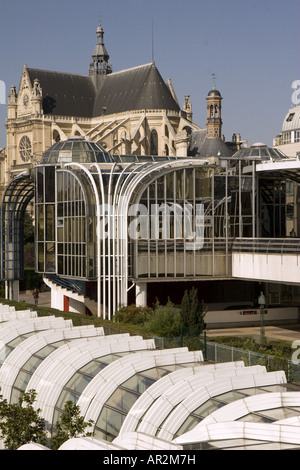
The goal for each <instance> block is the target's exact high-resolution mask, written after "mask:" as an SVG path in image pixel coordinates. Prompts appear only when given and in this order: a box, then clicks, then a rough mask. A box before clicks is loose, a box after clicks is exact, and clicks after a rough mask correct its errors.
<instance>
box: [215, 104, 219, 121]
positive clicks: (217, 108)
mask: <svg viewBox="0 0 300 470" xmlns="http://www.w3.org/2000/svg"><path fill="white" fill-rule="evenodd" d="M218 114H219V107H218V105H217V104H216V106H215V117H216V118H217V117H218Z"/></svg>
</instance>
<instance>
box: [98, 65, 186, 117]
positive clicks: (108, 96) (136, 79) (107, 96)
mask: <svg viewBox="0 0 300 470" xmlns="http://www.w3.org/2000/svg"><path fill="white" fill-rule="evenodd" d="M141 109H167V110H174V111H179V110H180V108H179V106H178V104H177V103H176V101H175V100H174V98H173V96H172V94H171V92H170V90H169V88H168V86H167V85H166V84H165V82H164V80H163V79H162V77H161V75H160V73H159V71H158V70H157V68H156V66H155V64H154V63H150V64H147V65H142V66H140V67H134V68H131V69H127V70H123V71H121V72H115V73H111V74H110V75H107V76H106V77H105V80H104V81H103V84H102V86H101V87H100V89H99V91H98V93H97V98H96V102H95V107H94V116H99V115H101V114H103V112H104V111H105V113H106V114H113V113H121V112H123V111H128V110H130V111H134V110H141Z"/></svg>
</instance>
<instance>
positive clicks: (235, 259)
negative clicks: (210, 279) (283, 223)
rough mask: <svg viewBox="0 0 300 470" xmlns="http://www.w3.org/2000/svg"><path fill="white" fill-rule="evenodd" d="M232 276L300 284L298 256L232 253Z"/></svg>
mask: <svg viewBox="0 0 300 470" xmlns="http://www.w3.org/2000/svg"><path fill="white" fill-rule="evenodd" d="M232 277H234V278H240V279H259V280H260V281H268V282H272V281H275V282H283V283H297V284H300V256H299V255H296V254H295V255H293V254H291V255H286V254H284V255H280V254H279V255H277V254H265V253H263V254H252V253H233V254H232Z"/></svg>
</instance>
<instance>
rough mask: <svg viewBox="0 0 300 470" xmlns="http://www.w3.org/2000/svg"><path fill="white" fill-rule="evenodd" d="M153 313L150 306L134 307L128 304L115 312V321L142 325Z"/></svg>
mask: <svg viewBox="0 0 300 470" xmlns="http://www.w3.org/2000/svg"><path fill="white" fill-rule="evenodd" d="M152 314H153V310H152V308H150V307H136V306H135V305H129V306H128V307H122V308H120V309H119V310H118V311H117V312H116V313H115V321H116V322H120V323H130V324H132V325H144V324H145V323H146V322H147V321H148V320H149V319H150V317H151V315H152Z"/></svg>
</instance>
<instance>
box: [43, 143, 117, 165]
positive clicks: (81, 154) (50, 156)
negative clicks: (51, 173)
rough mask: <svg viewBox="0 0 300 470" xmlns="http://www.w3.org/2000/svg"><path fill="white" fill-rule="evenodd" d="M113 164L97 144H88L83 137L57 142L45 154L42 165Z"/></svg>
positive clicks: (106, 153) (108, 155)
mask: <svg viewBox="0 0 300 470" xmlns="http://www.w3.org/2000/svg"><path fill="white" fill-rule="evenodd" d="M73 161H74V162H80V163H94V162H97V163H111V162H112V158H111V156H110V154H109V153H108V152H107V151H106V150H104V148H103V147H101V146H100V145H98V144H96V143H95V142H88V141H86V140H84V139H83V138H82V137H72V138H70V139H69V140H66V141H61V142H56V143H55V144H53V145H52V146H51V147H50V148H49V149H48V150H46V152H44V154H43V157H42V160H41V164H45V163H48V164H49V163H51V164H56V163H66V162H67V163H70V162H73Z"/></svg>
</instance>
